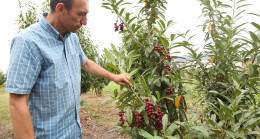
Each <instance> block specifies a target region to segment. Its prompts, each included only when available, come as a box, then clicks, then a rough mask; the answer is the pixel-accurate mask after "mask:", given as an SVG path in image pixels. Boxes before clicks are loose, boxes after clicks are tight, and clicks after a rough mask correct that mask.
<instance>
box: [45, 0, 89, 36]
mask: <svg viewBox="0 0 260 139" xmlns="http://www.w3.org/2000/svg"><path fill="white" fill-rule="evenodd" d="M50 7H51V13H55V15H57V16H56V17H57V19H58V20H57V21H58V22H59V24H60V25H61V27H62V28H63V30H65V31H66V32H74V33H75V32H77V31H78V30H79V29H80V27H81V26H82V25H86V24H87V13H88V11H89V6H88V0H51V1H50Z"/></svg>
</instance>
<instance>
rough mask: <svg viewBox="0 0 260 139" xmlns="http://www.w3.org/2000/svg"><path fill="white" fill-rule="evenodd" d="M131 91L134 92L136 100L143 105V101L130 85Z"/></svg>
mask: <svg viewBox="0 0 260 139" xmlns="http://www.w3.org/2000/svg"><path fill="white" fill-rule="evenodd" d="M131 90H132V92H133V93H134V95H135V96H136V97H137V98H138V100H139V101H140V102H141V103H142V104H143V105H144V102H143V101H142V100H141V99H140V97H138V95H137V93H136V92H135V91H134V89H133V87H131Z"/></svg>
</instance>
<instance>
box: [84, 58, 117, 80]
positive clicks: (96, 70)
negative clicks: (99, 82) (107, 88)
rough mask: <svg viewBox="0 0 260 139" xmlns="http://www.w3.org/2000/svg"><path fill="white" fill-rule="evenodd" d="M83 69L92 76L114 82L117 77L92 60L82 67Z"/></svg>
mask: <svg viewBox="0 0 260 139" xmlns="http://www.w3.org/2000/svg"><path fill="white" fill-rule="evenodd" d="M82 69H83V70H84V71H86V72H88V73H90V74H92V75H95V76H98V77H103V78H106V79H109V80H112V81H114V78H115V76H116V75H115V74H114V73H111V72H109V71H107V70H105V69H104V68H102V67H100V66H99V65H97V64H96V63H94V62H93V61H91V60H88V61H87V62H86V63H85V65H84V66H83V67H82Z"/></svg>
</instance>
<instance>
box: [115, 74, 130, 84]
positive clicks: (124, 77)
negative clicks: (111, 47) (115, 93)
mask: <svg viewBox="0 0 260 139" xmlns="http://www.w3.org/2000/svg"><path fill="white" fill-rule="evenodd" d="M130 77H131V75H130V74H126V73H123V74H119V75H115V78H114V82H115V83H117V84H119V85H124V86H129V87H133V85H132V83H131V80H130Z"/></svg>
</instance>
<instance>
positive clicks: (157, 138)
mask: <svg viewBox="0 0 260 139" xmlns="http://www.w3.org/2000/svg"><path fill="white" fill-rule="evenodd" d="M153 139H163V138H162V137H159V136H155V137H154V138H153Z"/></svg>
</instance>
